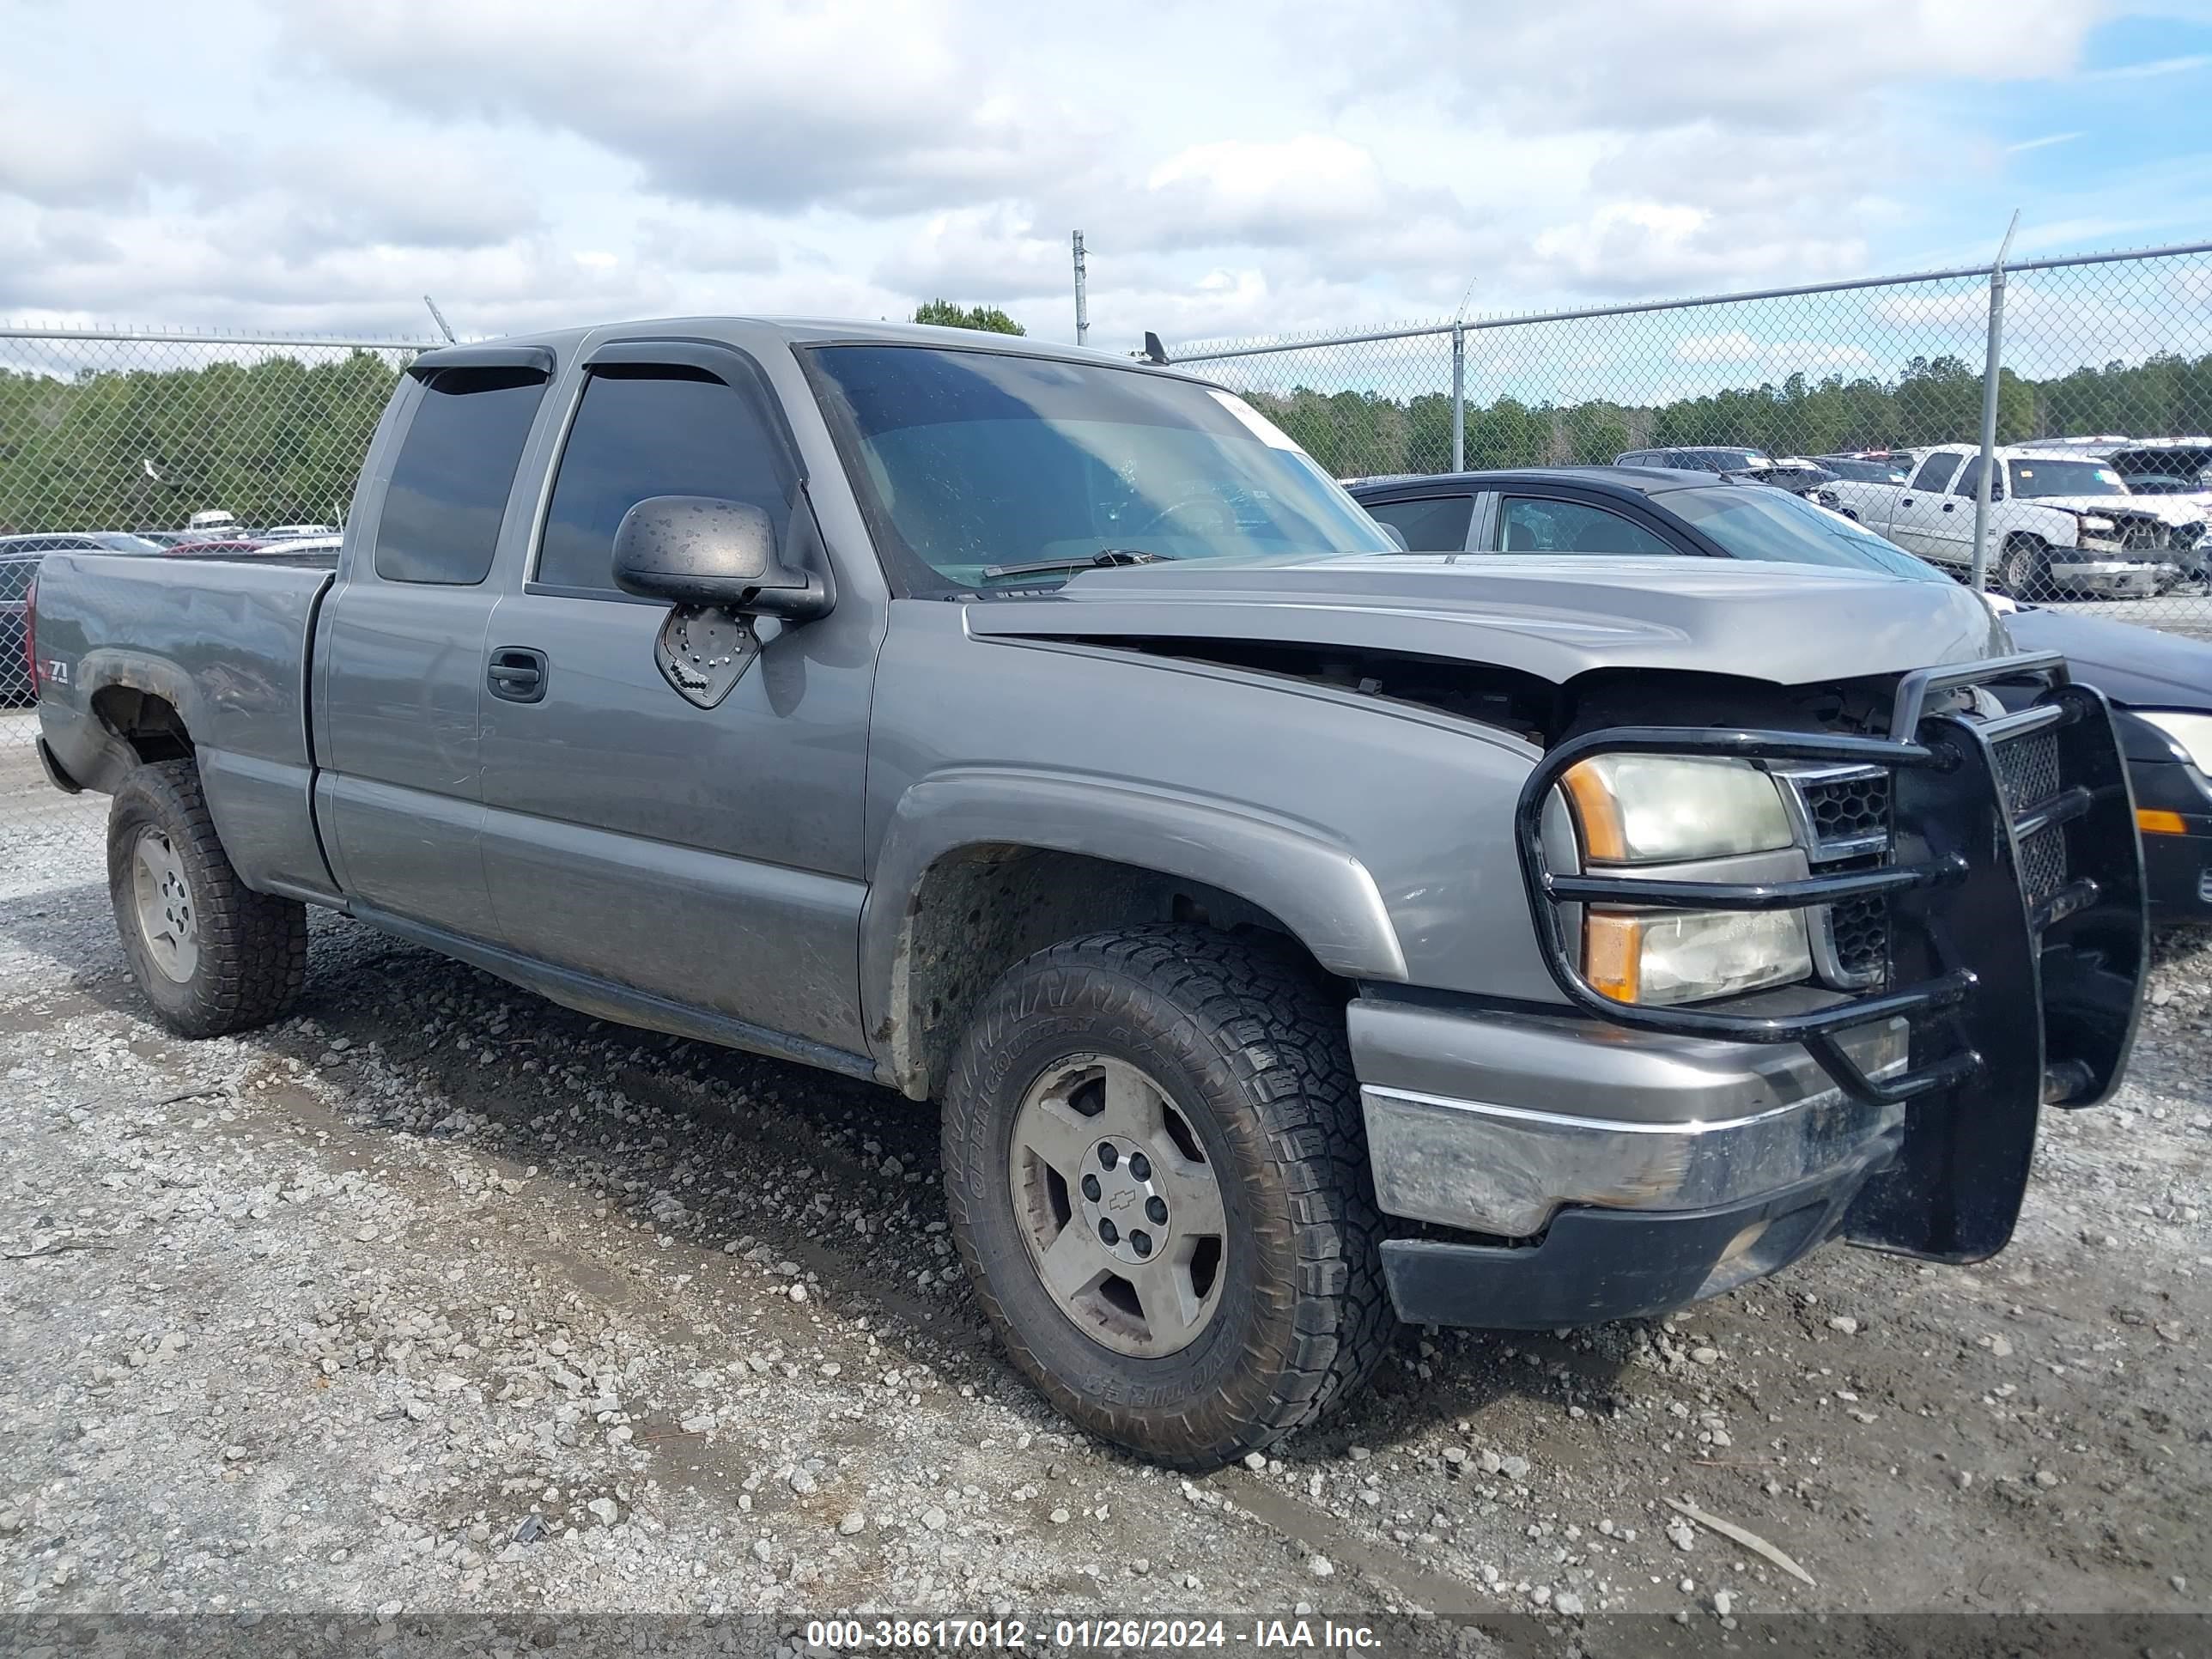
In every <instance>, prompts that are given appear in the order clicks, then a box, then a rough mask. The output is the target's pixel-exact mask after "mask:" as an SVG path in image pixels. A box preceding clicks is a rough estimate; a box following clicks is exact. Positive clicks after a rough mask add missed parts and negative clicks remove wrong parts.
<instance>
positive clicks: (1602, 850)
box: [1560, 754, 1791, 864]
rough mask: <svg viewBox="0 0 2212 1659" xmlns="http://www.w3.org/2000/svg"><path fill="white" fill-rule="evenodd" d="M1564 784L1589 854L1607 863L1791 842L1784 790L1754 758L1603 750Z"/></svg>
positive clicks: (1760, 849) (1715, 854)
mask: <svg viewBox="0 0 2212 1659" xmlns="http://www.w3.org/2000/svg"><path fill="white" fill-rule="evenodd" d="M1560 781H1561V783H1562V784H1563V785H1564V786H1565V789H1566V792H1567V799H1568V800H1569V802H1570V803H1571V805H1573V807H1574V813H1575V824H1576V828H1577V830H1579V832H1580V833H1581V836H1582V847H1583V857H1584V858H1587V859H1590V860H1595V862H1597V863H1600V864H1663V863H1672V862H1674V861H1675V860H1679V859H1712V858H1726V857H1728V856H1729V855H1730V854H1735V853H1771V852H1772V851H1774V850H1775V849H1777V848H1783V847H1787V846H1789V845H1790V841H1791V836H1790V815H1789V813H1788V812H1787V811H1785V810H1784V807H1783V805H1782V792H1781V791H1780V790H1779V789H1778V788H1777V787H1776V786H1775V782H1774V780H1773V779H1772V778H1771V777H1769V776H1767V775H1766V774H1765V773H1764V772H1762V771H1760V770H1759V769H1758V768H1757V767H1755V766H1753V764H1752V763H1750V762H1748V761H1740V760H1718V759H1708V758H1706V757H1702V756H1686V755H1620V754H1615V755H1597V756H1594V757H1591V758H1590V759H1589V760H1586V761H1583V763H1580V764H1579V765H1577V766H1575V767H1573V768H1571V769H1569V771H1568V772H1567V775H1566V776H1565V777H1564V778H1563V779H1561V780H1560Z"/></svg>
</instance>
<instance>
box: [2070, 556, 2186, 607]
mask: <svg viewBox="0 0 2212 1659" xmlns="http://www.w3.org/2000/svg"><path fill="white" fill-rule="evenodd" d="M2179 574H2181V572H2180V568H2179V566H2177V565H2172V564H2149V563H2140V562H2135V561H2132V560H2128V559H2103V558H2072V559H2069V558H2066V557H2063V556H2058V557H2054V558H2053V559H2052V560H2051V580H2053V581H2056V582H2061V583H2063V584H2064V585H2065V586H2068V587H2078V588H2081V590H2082V591H2083V592H2091V593H2102V594H2106V595H2107V596H2108V597H2110V598H2112V599H2142V598H2146V597H2148V595H2150V594H2154V593H2155V592H2158V591H2159V589H2160V586H2162V585H2164V584H2165V583H2166V582H2170V581H2172V580H2173V579H2174V578H2175V577H2177V576H2179Z"/></svg>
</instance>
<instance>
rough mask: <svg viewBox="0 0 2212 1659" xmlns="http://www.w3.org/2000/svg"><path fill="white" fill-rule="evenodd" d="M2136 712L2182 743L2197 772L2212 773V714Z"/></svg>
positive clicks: (2171, 710) (2166, 710) (2162, 710)
mask: <svg viewBox="0 0 2212 1659" xmlns="http://www.w3.org/2000/svg"><path fill="white" fill-rule="evenodd" d="M2136 714H2140V715H2142V717H2143V718H2144V719H2145V720H2148V721H2149V722H2150V723H2151V724H2152V725H2153V726H2156V727H2158V729H2159V730H2160V731H2161V732H2165V733H2166V736H2167V737H2169V738H2172V739H2173V740H2174V742H2176V743H2178V744H2180V745H2181V752H2182V753H2183V754H2185V755H2186V756H2188V757H2189V758H2190V760H2191V763H2193V764H2194V765H2195V766H2196V768H2197V770H2198V771H2200V772H2212V714H2184V713H2183V712H2182V711H2180V710H2179V709H2175V708H2138V709H2136Z"/></svg>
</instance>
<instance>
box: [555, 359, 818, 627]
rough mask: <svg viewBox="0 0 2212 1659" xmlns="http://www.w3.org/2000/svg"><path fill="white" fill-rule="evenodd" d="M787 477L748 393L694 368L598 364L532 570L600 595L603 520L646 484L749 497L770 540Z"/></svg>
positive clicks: (610, 588)
mask: <svg viewBox="0 0 2212 1659" xmlns="http://www.w3.org/2000/svg"><path fill="white" fill-rule="evenodd" d="M795 483H796V481H795V480H793V479H792V478H791V477H788V476H787V469H786V467H785V466H784V465H783V463H782V459H781V450H780V448H779V447H778V446H777V444H776V442H775V440H774V439H773V438H772V436H771V435H770V433H769V429H768V428H767V426H766V424H765V422H763V419H762V417H761V416H760V415H759V414H758V413H757V410H756V409H755V406H754V404H753V403H752V401H751V400H750V398H746V397H744V396H743V395H742V394H740V393H739V392H737V391H735V390H733V389H732V387H731V386H728V385H726V384H725V383H724V382H723V381H721V380H718V379H716V378H715V377H714V375H713V374H709V373H708V372H707V371H706V370H705V369H703V368H691V367H690V366H688V365H684V364H665V363H652V364H635V365H632V364H606V365H604V366H600V367H597V368H593V369H592V373H591V374H590V375H589V377H588V378H587V379H586V381H585V383H584V396H583V402H582V403H581V404H580V405H579V406H578V408H577V410H576V418H575V422H574V425H572V426H571V427H570V428H569V429H568V443H567V445H566V447H563V448H562V452H561V464H560V467H559V470H558V471H556V473H555V474H554V478H553V500H552V504H551V506H550V508H549V510H548V511H547V513H546V517H545V535H544V543H543V544H542V545H541V547H540V548H539V550H538V568H537V572H536V574H535V576H534V578H533V580H534V581H535V582H536V584H537V585H538V586H541V587H546V588H551V589H555V590H558V591H560V592H569V593H575V594H580V595H584V596H608V595H612V594H614V593H615V592H617V589H616V587H615V583H614V546H615V531H616V528H617V526H620V525H621V523H622V521H623V514H624V513H628V512H629V510H630V508H631V507H635V506H636V505H637V504H638V503H639V502H640V501H645V500H647V498H649V497H651V496H654V495H711V496H715V497H718V498H720V500H723V501H745V502H749V503H750V504H751V505H752V506H754V507H759V508H760V509H761V510H762V511H763V512H764V513H767V514H768V516H769V523H770V524H772V525H773V526H775V533H776V538H777V540H778V542H779V543H781V542H782V541H783V539H784V538H785V533H786V532H787V530H788V528H789V526H790V522H791V508H792V501H793V495H794V493H795Z"/></svg>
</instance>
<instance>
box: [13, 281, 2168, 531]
mask: <svg viewBox="0 0 2212 1659" xmlns="http://www.w3.org/2000/svg"><path fill="white" fill-rule="evenodd" d="M924 311H925V313H930V314H928V315H926V316H924V317H922V318H920V319H918V320H939V319H942V320H945V321H952V320H954V319H956V318H957V319H958V322H959V324H960V325H964V326H969V327H981V328H986V329H993V330H1002V329H1006V330H1011V329H1013V328H1016V327H1018V325H1014V324H1013V323H1012V319H1010V318H1006V316H1005V313H1002V312H997V311H995V310H994V308H989V307H973V308H969V309H966V310H963V309H962V308H961V307H956V306H953V305H951V303H949V302H946V301H933V302H932V304H931V305H930V306H929V307H924ZM1260 361H1261V362H1265V361H1266V360H1265V359H1261V360H1260ZM1197 367H1198V368H1200V372H1204V367H1205V366H1204V365H1202V364H1201V365H1198V366H1197ZM400 368H401V364H400V362H398V359H397V356H396V355H395V356H391V357H387V356H384V355H382V354H379V353H375V352H368V351H354V352H349V353H347V354H344V355H343V356H338V355H333V356H331V357H329V358H327V359H325V360H324V361H321V362H314V363H307V362H301V361H300V360H299V359H297V358H295V357H289V356H272V357H269V358H265V359H264V360H262V361H261V362H255V363H252V364H238V363H211V364H208V365H206V366H204V367H202V368H177V369H127V370H86V371H83V372H81V373H80V374H78V375H77V376H76V378H74V379H60V378H56V377H53V376H50V375H42V374H25V373H19V372H14V371H0V533H7V532H15V531H29V530H94V529H98V530H135V529H173V528H177V527H179V526H182V525H183V524H184V522H185V519H186V517H187V516H188V515H189V514H191V513H194V512H197V511H198V510H200V509H202V508H204V507H224V508H228V510H229V511H230V512H232V513H234V514H236V515H237V517H238V519H239V520H240V522H242V523H246V524H256V523H264V524H265V523H277V522H296V521H301V520H307V521H324V520H332V519H333V518H334V515H336V514H337V513H341V512H342V511H343V508H344V507H345V505H346V504H347V502H348V501H349V500H350V499H351V496H352V494H353V482H354V475H355V473H356V471H357V470H358V469H359V467H360V465H361V460H362V455H363V454H364V453H365V452H366V451H367V449H368V441H369V437H370V435H371V434H372V433H374V430H375V428H376V422H377V419H378V416H380V414H381V413H382V411H383V409H384V405H385V403H386V399H388V398H390V396H391V394H392V386H393V385H394V383H395V382H396V381H397V380H398V375H399V373H400ZM1247 395H1248V396H1249V398H1250V400H1251V401H1252V402H1253V403H1254V404H1256V405H1258V406H1259V407H1260V408H1261V409H1262V410H1265V411H1266V412H1267V414H1268V415H1269V416H1271V417H1272V418H1273V420H1274V421H1275V422H1277V423H1278V424H1279V425H1280V426H1281V427H1282V428H1284V429H1285V431H1286V432H1288V433H1289V434H1290V435H1291V436H1292V437H1294V438H1296V439H1297V441H1298V442H1299V443H1301V444H1303V445H1304V447H1305V448H1306V449H1307V450H1308V451H1309V452H1310V453H1311V454H1312V455H1313V456H1314V458H1315V459H1316V460H1318V461H1319V462H1320V463H1321V464H1322V465H1323V466H1325V467H1327V468H1328V469H1329V471H1331V472H1333V473H1334V474H1336V475H1338V476H1340V477H1351V476H1354V475H1358V474H1370V475H1371V474H1376V473H1388V472H1438V471H1443V470H1444V469H1445V468H1447V467H1449V465H1451V400H1450V398H1449V397H1447V396H1446V395H1444V394H1443V393H1442V392H1426V393H1423V394H1422V395H1420V396H1418V397H1414V398H1407V399H1404V400H1402V401H1401V400H1399V399H1396V398H1387V397H1383V396H1382V395H1380V394H1379V393H1376V392H1321V391H1317V390H1314V389H1311V388H1308V387H1303V386H1301V387H1298V388H1297V389H1295V390H1293V391H1291V392H1288V393H1281V394H1278V393H1271V392H1249V393H1248V394H1247ZM1466 418H1467V459H1468V465H1470V466H1478V467H1480V466H1539V465H1565V464H1575V463H1580V464H1584V465H1589V464H1602V463H1604V462H1608V461H1610V460H1612V459H1613V457H1614V456H1615V455H1617V454H1619V453H1620V452H1622V451H1623V450H1627V449H1640V448H1651V447H1661V446H1665V445H1674V444H1702V443H1741V444H1747V445H1752V446H1755V447H1761V448H1764V449H1766V450H1768V451H1770V452H1771V453H1778V454H1785V453H1786V454H1808V453H1812V454H1818V453H1826V452H1830V451H1834V450H1840V449H1863V448H1881V447H1899V446H1909V445H1914V444H1926V443H1944V442H1954V441H1960V440H1963V439H1971V438H1972V437H1973V436H1974V435H1976V434H1977V433H1978V431H1979V429H1980V422H1981V375H1980V373H1979V371H1978V369H1976V368H1973V367H1972V366H1971V365H1969V364H1968V363H1966V362H1964V361H1963V360H1961V359H1960V358H1957V357H1952V356H1944V357H1936V358H1932V359H1931V358H1923V357H1915V358H1913V359H1912V360H1911V362H1908V363H1906V364H1905V366H1904V368H1902V369H1901V370H1900V371H1899V374H1897V375H1896V376H1895V377H1894V378H1893V379H1890V380H1880V379H1875V378H1873V377H1870V376H1869V377H1862V378H1859V379H1856V380H1844V378H1842V377H1841V376H1840V375H1837V376H1830V377H1828V378H1826V379H1822V380H1813V379H1811V378H1809V377H1808V376H1805V375H1802V374H1793V375H1791V376H1790V377H1789V378H1788V379H1787V380H1784V381H1782V382H1781V383H1780V384H1779V385H1764V386H1756V387H1752V388H1747V389H1737V390H1730V391H1724V392H1712V393H1710V394H1708V395H1705V396H1703V397H1697V398H1680V399H1676V400H1674V401H1672V402H1668V403H1664V404H1636V403H1632V402H1625V401H1610V400H1607V399H1592V400H1590V401H1588V402H1583V403H1577V404H1530V403H1524V402H1522V401H1521V400H1519V399H1517V398H1510V397H1505V398H1496V399H1495V400H1493V401H1492V402H1489V403H1486V404H1473V403H1471V404H1469V405H1468V410H1467V417H1466ZM2207 428H2212V353H2208V354H2206V355H2205V356H2200V357H2197V358H2193V359H2192V358H2187V357H2183V356H2174V355H2166V356H2155V357H2152V358H2150V359H2148V360H2147V361H2145V362H2140V363H2135V364H2124V363H2118V362H2113V363H2107V364H2106V365H2105V366H2104V367H2103V368H2078V369H2075V371H2074V372H2073V373H2071V374H2066V375H2063V376H2059V377H2057V378H2054V379H2051V380H2042V381H2035V380H2026V379H2023V378H2022V377H2021V376H2019V375H2016V374H2013V373H2011V372H2010V371H2009V370H2008V371H2006V373H2005V374H2004V375H2003V377H2002V385H2001V387H2000V392H1999V398H1998V409H1997V436H1998V438H1999V440H2000V441H2003V442H2017V441H2021V440H2025V439H2029V438H2034V437H2051V436H2058V435H2064V434H2067V433H2082V432H2119V433H2128V434H2130V435H2135V436H2139V437H2148V436H2159V435H2179V434H2184V433H2195V432H2203V431H2205V430H2206V429H2207Z"/></svg>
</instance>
